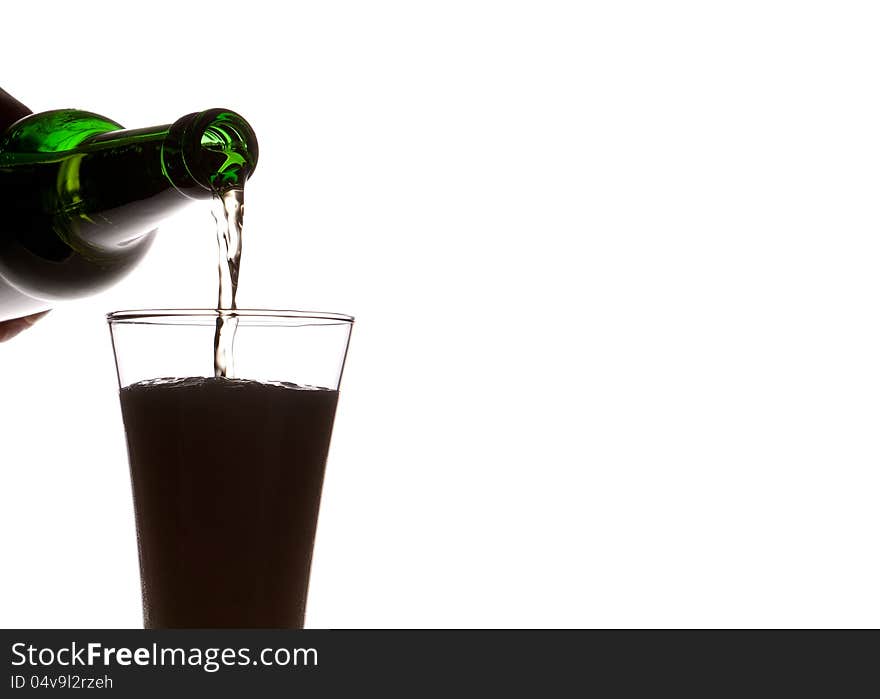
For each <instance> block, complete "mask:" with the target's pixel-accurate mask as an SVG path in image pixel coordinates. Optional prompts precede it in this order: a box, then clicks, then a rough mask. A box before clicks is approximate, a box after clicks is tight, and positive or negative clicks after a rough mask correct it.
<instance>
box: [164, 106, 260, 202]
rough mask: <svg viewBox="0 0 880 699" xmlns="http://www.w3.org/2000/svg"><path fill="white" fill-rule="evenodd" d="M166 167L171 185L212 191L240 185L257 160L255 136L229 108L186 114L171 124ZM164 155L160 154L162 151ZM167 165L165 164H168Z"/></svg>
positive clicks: (251, 172) (239, 116)
mask: <svg viewBox="0 0 880 699" xmlns="http://www.w3.org/2000/svg"><path fill="white" fill-rule="evenodd" d="M168 136H169V138H168V154H167V155H169V156H170V155H178V154H179V156H180V157H179V158H169V157H165V158H164V160H165V162H166V168H167V169H168V171H169V172H168V174H169V175H170V176H171V179H172V181H173V182H174V184H175V186H176V187H177V188H178V189H180V190H181V191H185V192H186V193H188V194H190V195H192V194H193V193H192V192H191V191H186V190H192V189H193V187H197V188H201V189H203V190H206V191H207V192H209V193H212V194H216V193H220V192H224V191H226V190H228V189H235V188H239V187H243V186H244V183H245V181H246V180H247V179H248V178H249V177H250V176H251V174H253V171H254V169H255V168H256V166H257V160H258V159H259V145H258V144H257V136H256V134H255V133H254V130H253V129H252V128H251V125H250V124H248V123H247V121H245V119H244V117H242V116H241V115H239V114H236V113H235V112H233V111H232V110H230V109H208V110H206V111H204V112H195V113H193V114H187V115H186V116H185V117H182V118H181V119H178V120H177V121H176V122H174V124H172V126H171V130H170V131H169V134H168ZM163 156H164V154H163ZM169 164H170V165H171V167H168V165H169Z"/></svg>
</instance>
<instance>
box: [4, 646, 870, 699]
mask: <svg viewBox="0 0 880 699" xmlns="http://www.w3.org/2000/svg"><path fill="white" fill-rule="evenodd" d="M878 639H880V636H878V634H876V633H873V632H794V631H769V632H757V631H728V632H725V631H692V632H688V631H140V630H125V631H124V630H117V631H82V630H80V631H25V630H22V631H12V630H3V631H0V642H2V644H3V646H4V651H3V655H4V663H5V665H4V668H5V671H6V672H5V673H4V675H5V676H4V677H3V678H2V679H0V695H2V696H10V697H14V696H19V695H22V696H25V695H31V694H33V693H35V692H38V693H47V692H52V693H54V694H55V695H58V694H59V693H60V694H62V695H63V694H66V693H68V692H70V691H76V692H80V690H85V691H88V692H90V693H95V695H97V696H103V695H111V696H117V697H148V696H149V697H156V696H159V695H158V694H157V693H159V692H164V693H165V696H167V697H181V696H184V697H185V696H193V697H202V696H218V697H224V696H233V695H235V696H242V697H274V696H278V697H281V696H284V697H292V696H308V697H321V696H343V695H342V692H356V693H357V695H361V694H363V693H364V692H369V695H370V696H373V695H374V694H375V695H376V696H382V697H387V696H407V697H420V696H422V695H424V694H433V693H435V692H437V691H443V692H446V693H447V695H448V696H456V697H457V696H497V695H498V692H500V691H504V692H512V693H515V696H520V695H522V694H526V695H527V694H530V693H531V694H533V695H534V696H542V697H543V696H575V695H577V696H581V695H582V694H583V693H584V692H590V691H591V690H596V689H599V688H602V692H601V694H602V695H603V696H609V695H610V696H635V695H642V694H644V692H645V691H646V690H648V691H649V692H651V693H652V694H653V693H656V692H657V691H660V690H664V691H670V690H673V691H677V692H683V691H689V693H692V692H696V693H701V692H702V693H704V694H706V693H708V694H710V695H711V694H712V693H715V692H716V691H719V690H728V691H734V690H735V691H737V692H747V693H748V696H755V695H758V696H770V695H774V696H778V695H780V694H783V695H787V694H789V693H790V692H791V690H792V689H793V688H794V687H796V686H806V687H808V688H809V689H811V690H813V691H823V692H832V693H833V694H835V695H840V694H841V693H844V694H845V695H847V696H849V695H852V696H859V695H861V694H862V693H863V688H864V687H865V686H866V685H865V683H864V680H865V678H867V679H868V685H867V686H869V687H873V684H874V682H873V678H871V677H870V674H869V673H870V669H871V668H872V666H873V662H874V659H875V658H876V656H877V650H878V647H877V646H878ZM857 689H858V690H861V691H856V690H857ZM850 691H851V692H852V693H851V694H850V693H849V692H850ZM188 693H191V694H188ZM548 693H549V694H548Z"/></svg>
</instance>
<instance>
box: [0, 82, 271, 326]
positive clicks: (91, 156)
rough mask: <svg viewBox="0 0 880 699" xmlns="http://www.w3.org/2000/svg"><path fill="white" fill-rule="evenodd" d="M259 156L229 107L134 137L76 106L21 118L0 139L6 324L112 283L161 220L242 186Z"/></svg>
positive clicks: (0, 314)
mask: <svg viewBox="0 0 880 699" xmlns="http://www.w3.org/2000/svg"><path fill="white" fill-rule="evenodd" d="M4 95H5V93H4ZM0 98H2V95H0ZM218 123H219V126H218ZM256 158H257V145H256V138H255V137H254V136H253V131H252V130H251V129H250V127H249V126H248V125H247V122H245V121H244V120H243V119H241V117H238V115H235V114H234V113H232V112H229V111H228V110H209V111H208V112H201V113H196V114H190V115H187V116H186V117H183V118H182V119H179V120H178V121H177V122H175V123H173V124H168V125H164V126H158V127H153V128H146V129H137V130H124V129H122V127H121V126H120V125H119V124H118V123H116V122H114V121H111V120H109V119H106V118H105V117H101V116H99V115H96V114H92V113H89V112H82V111H78V110H58V111H54V112H45V113H42V114H36V115H31V116H26V117H24V118H23V119H20V120H18V121H16V122H15V123H14V124H13V125H12V126H10V127H8V128H7V129H6V130H5V132H4V133H2V135H0V207H2V211H3V212H4V213H3V216H2V217H0V322H2V321H3V320H6V319H9V318H16V317H20V316H23V315H28V314H30V313H35V312H38V311H41V310H45V309H47V308H50V307H52V306H53V305H55V304H56V303H58V302H59V301H63V300H67V299H74V298H78V297H81V296H85V295H89V294H92V293H96V292H98V291H101V290H103V289H105V288H107V287H108V286H110V285H112V284H114V283H115V282H116V281H118V280H119V279H120V278H122V277H123V276H125V275H126V274H127V273H128V272H129V271H131V269H133V267H134V266H136V265H137V264H138V262H140V260H141V259H142V258H143V256H144V255H145V254H146V252H147V251H148V250H149V248H150V245H151V243H152V241H153V237H154V235H155V232H156V229H157V227H158V226H159V224H160V223H161V222H162V220H164V219H165V218H167V217H168V216H170V215H172V214H173V213H175V212H176V211H177V210H179V209H180V208H181V207H183V206H185V205H186V204H188V203H189V202H191V201H193V200H196V199H205V198H209V197H210V196H211V195H212V193H213V191H214V190H215V189H216V188H218V187H221V186H223V184H224V182H225V181H227V180H230V179H231V180H236V179H241V180H242V182H243V180H244V179H245V178H246V177H247V176H248V175H249V174H250V172H251V171H252V169H253V166H254V165H255V164H256Z"/></svg>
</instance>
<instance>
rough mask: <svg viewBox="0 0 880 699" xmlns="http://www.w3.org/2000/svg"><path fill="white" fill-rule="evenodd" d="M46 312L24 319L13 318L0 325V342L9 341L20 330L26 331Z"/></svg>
mask: <svg viewBox="0 0 880 699" xmlns="http://www.w3.org/2000/svg"><path fill="white" fill-rule="evenodd" d="M48 312H49V311H43V312H42V313H34V314H33V315H29V316H25V317H24V318H15V319H14V320H7V321H4V322H2V323H0V342H6V341H7V340H11V339H12V338H13V337H15V336H16V335H18V333H20V332H21V331H22V330H27V329H28V328H29V327H31V326H32V325H33V324H34V323H36V322H37V321H38V320H39V319H40V318H42V317H43V316H44V315H46V314H47V313H48Z"/></svg>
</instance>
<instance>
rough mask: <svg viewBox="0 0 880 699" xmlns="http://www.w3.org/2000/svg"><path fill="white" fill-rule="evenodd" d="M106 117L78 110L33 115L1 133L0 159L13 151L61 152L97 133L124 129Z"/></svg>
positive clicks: (26, 152)
mask: <svg viewBox="0 0 880 699" xmlns="http://www.w3.org/2000/svg"><path fill="white" fill-rule="evenodd" d="M121 128H122V125H121V124H118V123H117V122H115V121H113V120H112V119H108V118H107V117H104V116H101V115H100V114H95V113H93V112H85V111H82V110H79V109H55V110H52V111H49V112H40V113H39V114H30V115H28V116H26V117H24V118H22V119H19V120H18V121H16V122H15V123H14V124H12V126H10V127H9V128H8V129H7V130H6V131H5V132H4V133H3V134H2V135H0V161H2V160H4V159H5V158H4V156H6V157H9V156H11V155H12V154H22V155H23V154H37V153H61V152H64V151H69V150H73V149H74V148H76V147H77V146H78V145H80V144H81V143H82V142H83V141H85V140H87V139H88V138H91V137H92V136H95V135H97V134H102V133H106V132H108V131H116V130H118V129H121Z"/></svg>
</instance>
